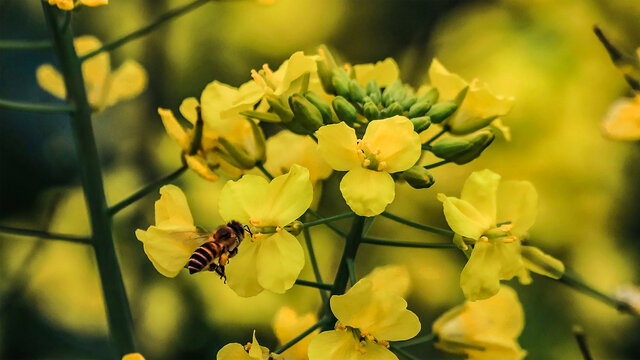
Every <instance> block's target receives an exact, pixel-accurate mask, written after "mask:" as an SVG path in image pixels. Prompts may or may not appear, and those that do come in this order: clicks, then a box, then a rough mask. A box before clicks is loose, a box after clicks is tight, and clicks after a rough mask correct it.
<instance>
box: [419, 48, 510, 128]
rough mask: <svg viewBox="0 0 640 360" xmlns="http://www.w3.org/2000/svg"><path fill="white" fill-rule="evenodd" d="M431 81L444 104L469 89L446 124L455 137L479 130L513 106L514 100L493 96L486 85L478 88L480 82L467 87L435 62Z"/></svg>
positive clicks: (430, 68) (456, 76)
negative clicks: (466, 88) (463, 90)
mask: <svg viewBox="0 0 640 360" xmlns="http://www.w3.org/2000/svg"><path fill="white" fill-rule="evenodd" d="M429 79H430V81H431V85H432V86H433V87H435V88H437V89H438V92H439V93H440V98H441V99H445V100H446V99H453V98H454V97H455V96H456V95H457V94H458V93H459V92H460V91H461V90H462V89H464V88H465V87H467V86H469V90H468V91H467V95H466V96H465V98H464V100H463V102H462V104H461V105H460V107H459V108H458V110H457V111H456V112H455V114H454V115H452V116H451V118H450V119H449V120H447V125H448V127H449V131H450V132H451V133H452V134H456V135H464V134H469V133H472V132H474V131H476V130H479V129H481V128H483V127H485V126H487V125H489V124H491V123H492V122H493V121H494V120H496V119H497V118H499V117H501V116H504V115H506V114H507V113H508V112H509V111H510V110H511V107H512V106H513V101H514V100H513V98H505V97H503V96H496V95H493V94H492V93H491V92H490V91H489V88H488V86H487V84H486V83H485V84H479V81H478V80H477V79H476V80H474V81H472V82H471V84H468V83H467V82H466V81H465V80H463V79H462V78H461V77H460V76H458V75H457V74H453V73H450V72H449V71H447V69H445V67H444V66H442V64H441V63H440V62H439V61H438V59H435V58H434V59H433V61H432V62H431V66H430V67H429ZM498 125H499V126H498V128H499V129H501V130H502V129H504V126H503V125H502V124H501V123H499V124H498ZM505 137H507V136H506V134H505Z"/></svg>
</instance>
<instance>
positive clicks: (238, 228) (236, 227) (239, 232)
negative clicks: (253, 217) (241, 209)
mask: <svg viewBox="0 0 640 360" xmlns="http://www.w3.org/2000/svg"><path fill="white" fill-rule="evenodd" d="M227 226H228V227H230V228H231V229H233V232H234V233H235V234H236V237H237V238H238V239H242V238H243V237H244V228H243V227H242V224H240V223H239V222H237V221H235V220H231V221H230V222H229V223H228V224H227Z"/></svg>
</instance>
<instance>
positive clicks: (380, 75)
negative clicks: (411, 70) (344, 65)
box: [351, 58, 400, 87]
mask: <svg viewBox="0 0 640 360" xmlns="http://www.w3.org/2000/svg"><path fill="white" fill-rule="evenodd" d="M351 70H352V74H354V75H355V78H356V80H357V81H358V83H359V84H360V85H362V86H364V87H366V86H367V84H368V83H369V81H371V80H375V81H376V82H377V83H378V86H380V87H387V86H389V85H390V84H391V83H392V82H394V81H396V80H398V77H399V74H400V69H399V68H398V64H397V63H396V61H395V60H393V59H392V58H386V59H384V60H383V61H378V62H376V63H375V64H357V65H354V66H353V67H352V68H351Z"/></svg>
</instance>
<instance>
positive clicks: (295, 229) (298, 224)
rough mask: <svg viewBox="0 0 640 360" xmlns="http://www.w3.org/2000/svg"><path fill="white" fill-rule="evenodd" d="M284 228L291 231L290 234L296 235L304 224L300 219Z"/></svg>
mask: <svg viewBox="0 0 640 360" xmlns="http://www.w3.org/2000/svg"><path fill="white" fill-rule="evenodd" d="M284 229H285V230H287V231H288V232H289V233H291V235H293V236H296V235H298V234H300V233H301V232H302V229H304V225H303V224H302V223H301V222H300V221H297V220H296V221H294V222H292V223H291V224H289V225H286V226H285V227H284Z"/></svg>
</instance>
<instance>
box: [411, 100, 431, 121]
mask: <svg viewBox="0 0 640 360" xmlns="http://www.w3.org/2000/svg"><path fill="white" fill-rule="evenodd" d="M431 106H433V102H431V100H422V99H421V100H419V101H417V102H416V103H415V104H413V105H411V107H410V108H409V117H410V118H412V117H418V116H422V115H424V114H426V113H427V111H429V109H431Z"/></svg>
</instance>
